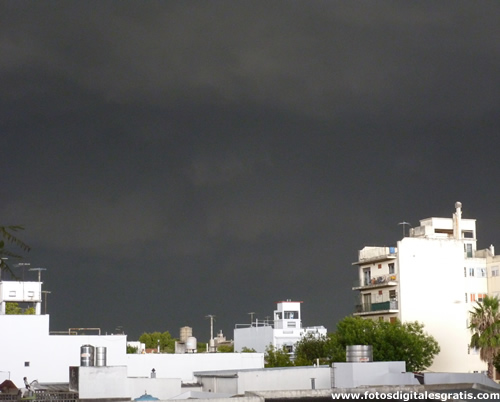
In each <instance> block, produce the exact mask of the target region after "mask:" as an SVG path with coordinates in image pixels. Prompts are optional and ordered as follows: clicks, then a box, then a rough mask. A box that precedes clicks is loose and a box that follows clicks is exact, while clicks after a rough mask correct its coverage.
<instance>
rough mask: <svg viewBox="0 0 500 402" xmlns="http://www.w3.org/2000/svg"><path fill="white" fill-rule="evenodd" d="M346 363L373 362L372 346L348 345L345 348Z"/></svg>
mask: <svg viewBox="0 0 500 402" xmlns="http://www.w3.org/2000/svg"><path fill="white" fill-rule="evenodd" d="M346 361H347V362H350V363H360V362H371V361H373V347H372V345H348V346H346Z"/></svg>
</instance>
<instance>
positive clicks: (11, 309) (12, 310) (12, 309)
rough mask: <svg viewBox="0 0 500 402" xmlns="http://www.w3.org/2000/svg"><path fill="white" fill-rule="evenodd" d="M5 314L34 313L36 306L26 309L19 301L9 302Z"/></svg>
mask: <svg viewBox="0 0 500 402" xmlns="http://www.w3.org/2000/svg"><path fill="white" fill-rule="evenodd" d="M5 314H12V315H20V314H25V315H33V314H35V308H34V307H28V308H26V309H23V308H22V307H21V306H19V304H18V303H14V302H8V303H6V305H5Z"/></svg>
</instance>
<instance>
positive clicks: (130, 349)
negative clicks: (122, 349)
mask: <svg viewBox="0 0 500 402" xmlns="http://www.w3.org/2000/svg"><path fill="white" fill-rule="evenodd" d="M137 350H138V349H137V346H130V345H127V354H135V353H137Z"/></svg>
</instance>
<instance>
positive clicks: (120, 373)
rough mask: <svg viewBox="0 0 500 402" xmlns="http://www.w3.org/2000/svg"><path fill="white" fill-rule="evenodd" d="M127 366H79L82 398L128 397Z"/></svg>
mask: <svg viewBox="0 0 500 402" xmlns="http://www.w3.org/2000/svg"><path fill="white" fill-rule="evenodd" d="M126 379H127V367H125V366H115V367H78V394H79V398H80V399H97V398H106V399H107V398H124V399H125V398H128V397H129V393H128V391H129V390H128V388H127V386H126V385H127V384H126Z"/></svg>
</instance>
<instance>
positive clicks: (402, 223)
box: [398, 221, 411, 237]
mask: <svg viewBox="0 0 500 402" xmlns="http://www.w3.org/2000/svg"><path fill="white" fill-rule="evenodd" d="M398 225H401V226H403V237H405V236H406V235H405V225H408V226H409V227H411V224H410V222H404V221H403V222H399V223H398Z"/></svg>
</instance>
